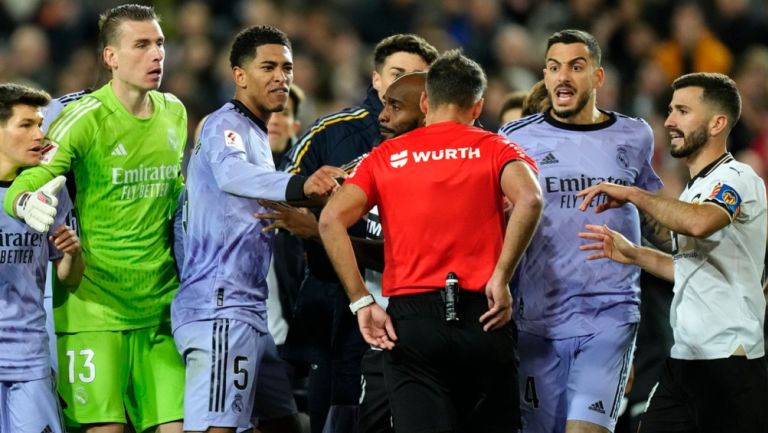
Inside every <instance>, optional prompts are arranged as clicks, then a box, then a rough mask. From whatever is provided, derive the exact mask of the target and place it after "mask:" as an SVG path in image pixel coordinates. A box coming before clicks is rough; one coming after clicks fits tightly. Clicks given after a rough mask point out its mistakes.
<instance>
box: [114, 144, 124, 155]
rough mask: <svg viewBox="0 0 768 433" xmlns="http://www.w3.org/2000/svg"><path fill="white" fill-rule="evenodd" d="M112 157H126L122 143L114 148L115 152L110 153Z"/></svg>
mask: <svg viewBox="0 0 768 433" xmlns="http://www.w3.org/2000/svg"><path fill="white" fill-rule="evenodd" d="M112 155H116V156H126V155H128V152H126V151H125V147H124V146H123V143H120V144H118V145H117V146H116V147H115V150H113V151H112Z"/></svg>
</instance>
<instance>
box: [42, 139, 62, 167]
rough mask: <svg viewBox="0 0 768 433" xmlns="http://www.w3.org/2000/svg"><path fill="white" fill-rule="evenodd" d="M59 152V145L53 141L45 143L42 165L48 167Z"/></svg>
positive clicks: (45, 141)
mask: <svg viewBox="0 0 768 433" xmlns="http://www.w3.org/2000/svg"><path fill="white" fill-rule="evenodd" d="M58 150H59V145H58V144H56V143H54V142H53V141H51V140H48V139H46V140H44V141H43V148H42V149H41V152H42V155H41V156H40V164H45V165H48V164H50V163H51V161H52V160H53V157H54V156H55V155H56V152H58Z"/></svg>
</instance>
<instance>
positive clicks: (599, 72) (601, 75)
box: [595, 66, 605, 89]
mask: <svg viewBox="0 0 768 433" xmlns="http://www.w3.org/2000/svg"><path fill="white" fill-rule="evenodd" d="M604 81H605V69H603V67H602V66H600V67H599V68H597V69H595V89H599V88H601V87H603V82H604Z"/></svg>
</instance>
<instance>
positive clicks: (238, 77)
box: [232, 66, 247, 89]
mask: <svg viewBox="0 0 768 433" xmlns="http://www.w3.org/2000/svg"><path fill="white" fill-rule="evenodd" d="M245 75H246V74H245V70H244V69H243V68H241V67H239V66H235V67H233V68H232V81H234V82H235V86H237V87H240V88H242V89H245V88H246V87H247V83H246V76H245Z"/></svg>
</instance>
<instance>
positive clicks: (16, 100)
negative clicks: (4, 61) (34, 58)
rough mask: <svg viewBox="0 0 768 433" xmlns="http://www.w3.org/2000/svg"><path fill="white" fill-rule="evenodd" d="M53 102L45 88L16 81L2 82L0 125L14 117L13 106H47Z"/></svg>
mask: <svg viewBox="0 0 768 433" xmlns="http://www.w3.org/2000/svg"><path fill="white" fill-rule="evenodd" d="M49 102H51V95H49V94H48V92H46V91H44V90H38V89H35V88H32V87H29V86H24V85H22V84H14V83H4V84H0V126H5V125H6V124H7V123H8V119H10V118H11V117H13V107H15V106H17V105H30V106H32V107H45V106H46V105H48V103H49Z"/></svg>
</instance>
